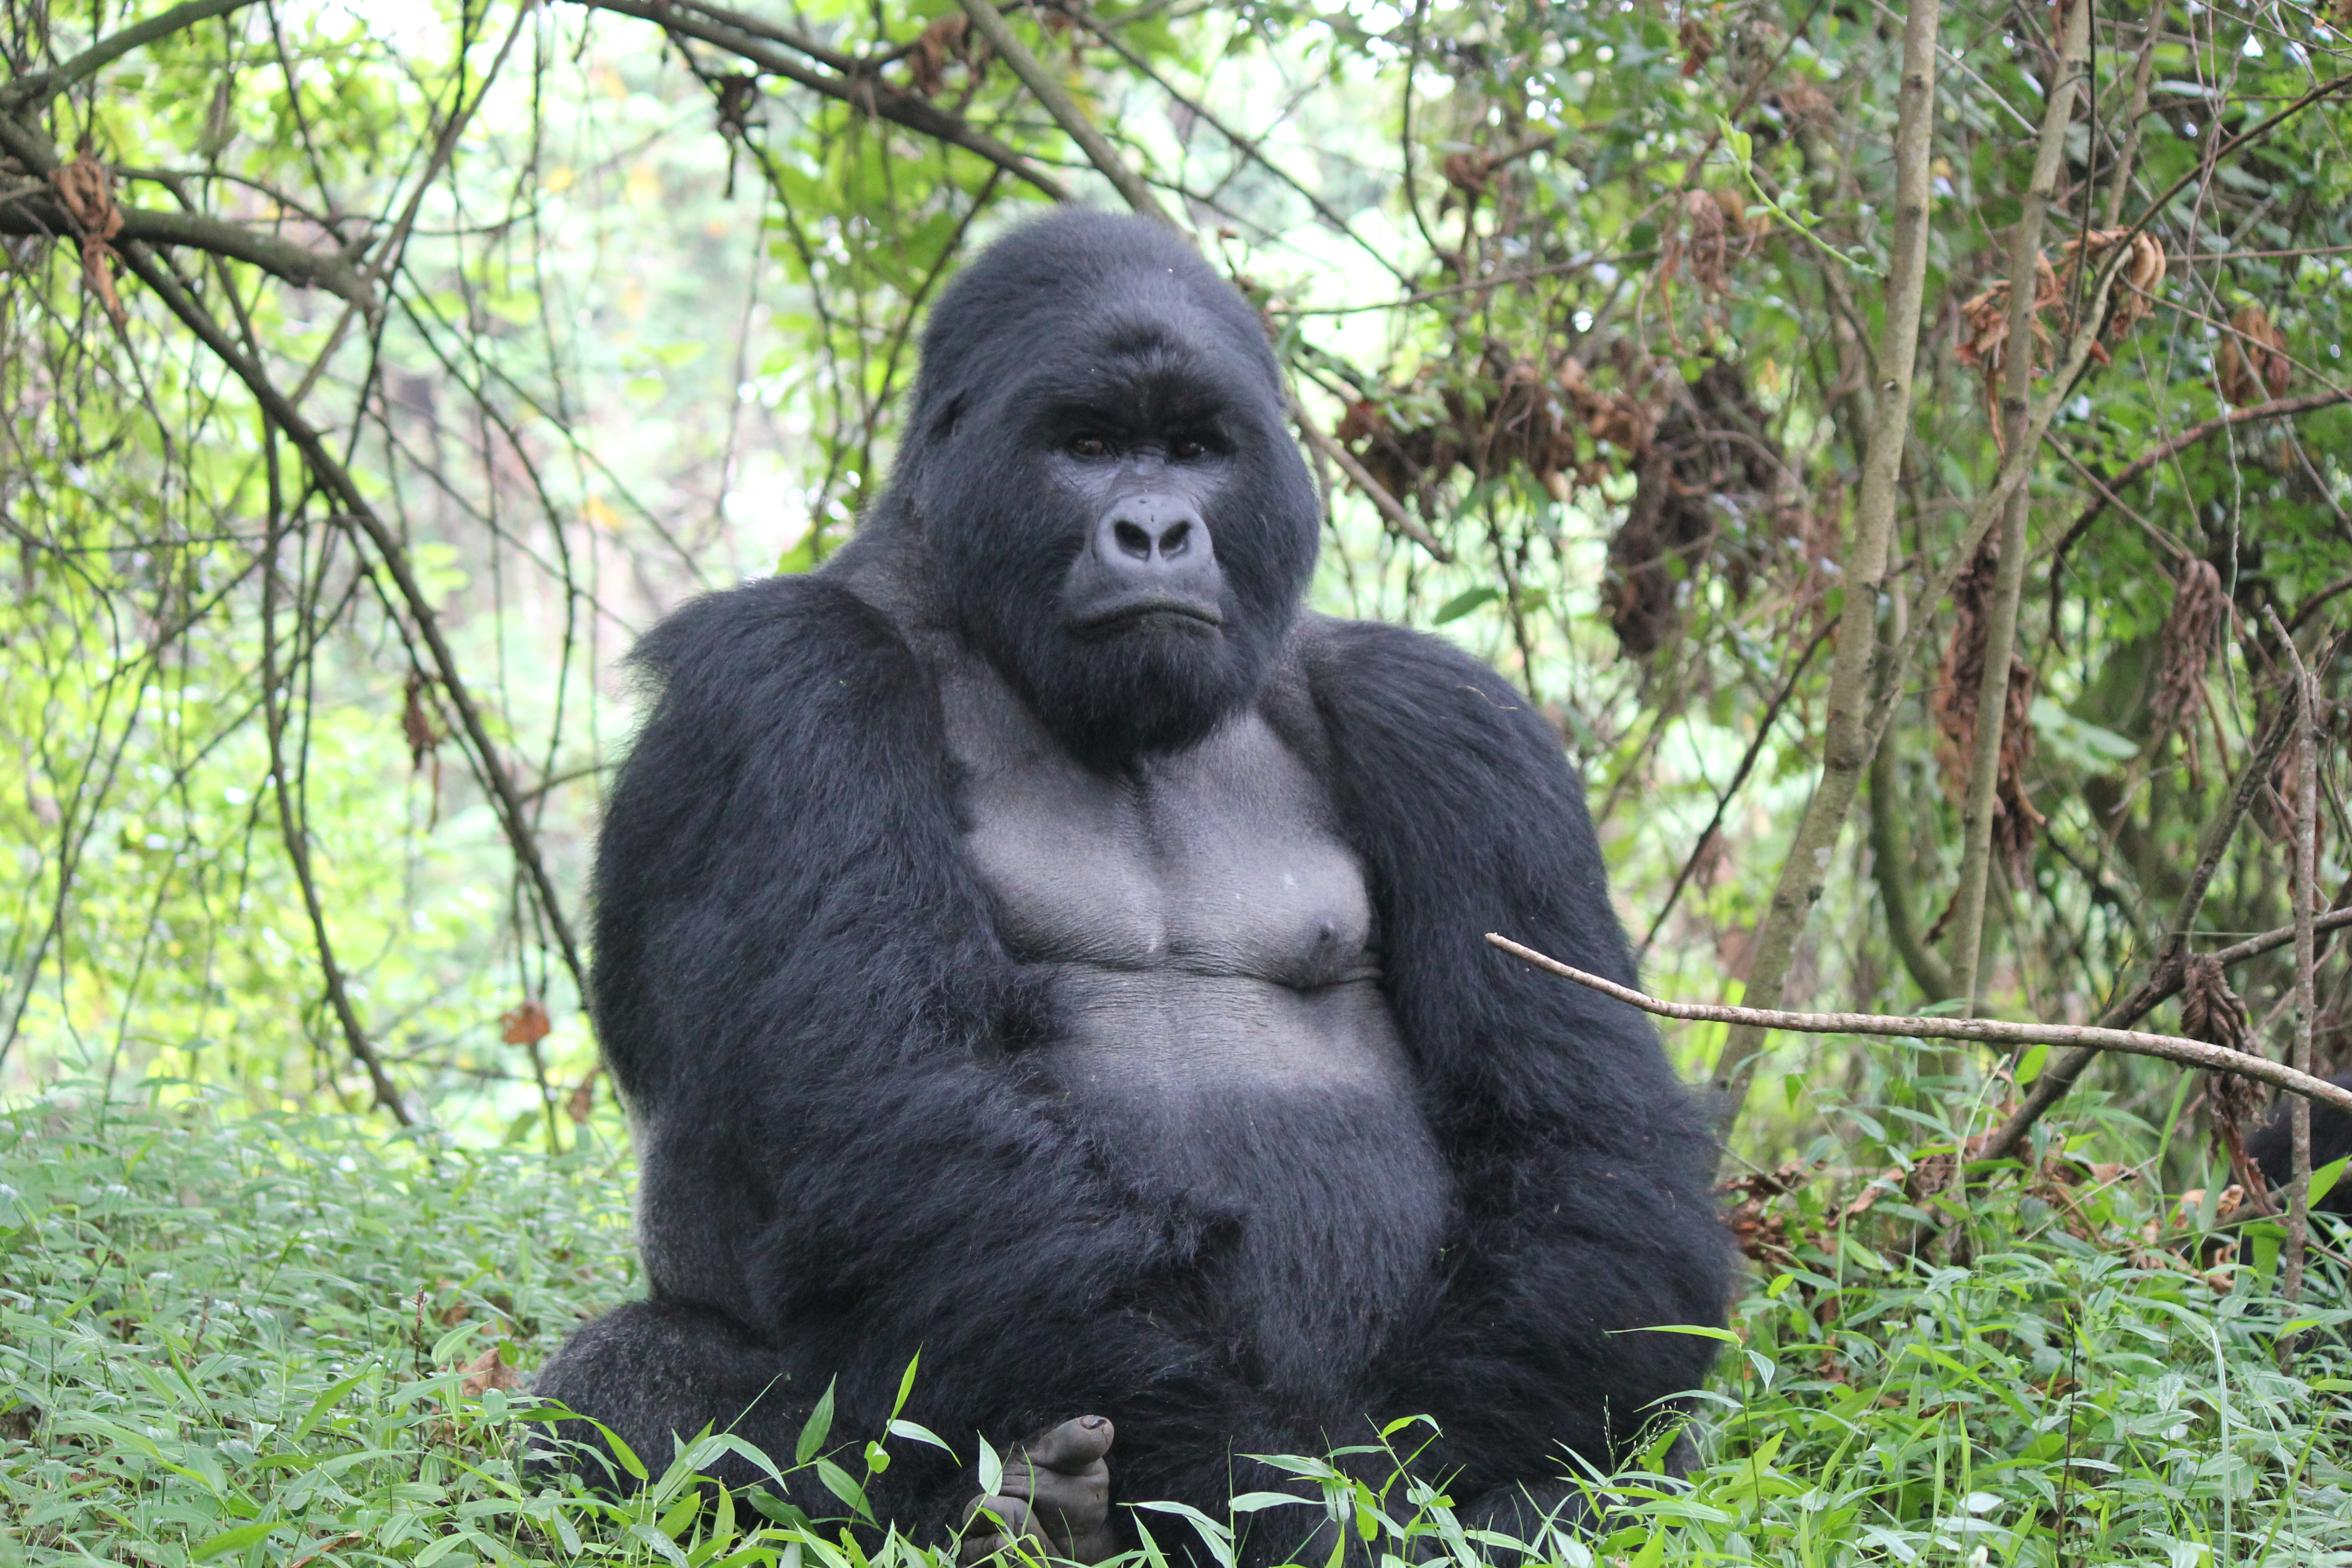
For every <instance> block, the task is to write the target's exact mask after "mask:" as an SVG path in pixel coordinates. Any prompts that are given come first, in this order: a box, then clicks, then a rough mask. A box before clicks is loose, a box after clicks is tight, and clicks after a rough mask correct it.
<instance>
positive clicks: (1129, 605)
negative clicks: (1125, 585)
mask: <svg viewBox="0 0 2352 1568" xmlns="http://www.w3.org/2000/svg"><path fill="white" fill-rule="evenodd" d="M1224 624H1225V616H1224V612H1223V611H1222V610H1220V609H1218V607H1217V606H1216V605H1215V603H1214V602H1213V601H1212V600H1207V599H1194V598H1189V597H1185V596H1181V595H1174V594H1138V595H1133V596H1132V597H1128V596H1122V597H1120V598H1118V599H1117V600H1114V601H1112V602H1111V603H1109V604H1106V605H1090V606H1088V607H1087V609H1086V610H1085V611H1084V612H1083V613H1081V614H1079V615H1076V616H1071V617H1070V622H1069V625H1070V629H1071V630H1072V631H1075V632H1077V633H1079V634H1081V635H1100V634H1102V633H1106V632H1115V631H1120V630H1123V629H1125V628H1127V627H1129V626H1160V625H1165V626H1179V627H1185V628H1187V629H1189V628H1190V627H1192V626H1206V627H1209V628H1212V629H1222V628H1223V626H1224Z"/></svg>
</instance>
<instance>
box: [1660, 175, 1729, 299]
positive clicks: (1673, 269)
mask: <svg viewBox="0 0 2352 1568" xmlns="http://www.w3.org/2000/svg"><path fill="white" fill-rule="evenodd" d="M1678 205H1680V207H1681V209H1682V220H1681V222H1680V223H1678V224H1672V225H1669V226H1668V232H1667V235H1666V243H1665V246H1664V250H1663V252H1662V254H1661V255H1660V256H1659V258H1658V272H1659V275H1660V276H1662V277H1665V278H1672V277H1674V276H1675V275H1676V274H1677V273H1687V274H1688V275H1689V277H1690V280H1691V281H1692V282H1694V283H1696V284H1697V285H1698V286H1699V287H1700V288H1701V289H1705V290H1706V292H1708V293H1710V294H1717V295H1720V294H1723V293H1725V292H1726V291H1727V290H1728V289H1729V288H1730V286H1731V285H1730V266H1731V260H1732V255H1733V250H1732V247H1733V245H1734V244H1735V242H1736V243H1737V244H1738V247H1739V250H1740V253H1741V254H1745V253H1746V250H1747V248H1748V232H1747V229H1746V227H1745V226H1742V227H1740V228H1739V229H1738V230H1737V231H1736V241H1735V231H1733V230H1732V228H1731V226H1729V225H1728V224H1727V223H1726V222H1725V220H1724V209H1723V204H1722V203H1721V202H1719V201H1717V200H1716V198H1715V194H1714V193H1713V192H1712V191H1685V192H1684V193H1683V195H1682V200H1681V202H1680V203H1679V204H1678ZM1743 210H1744V209H1743Z"/></svg>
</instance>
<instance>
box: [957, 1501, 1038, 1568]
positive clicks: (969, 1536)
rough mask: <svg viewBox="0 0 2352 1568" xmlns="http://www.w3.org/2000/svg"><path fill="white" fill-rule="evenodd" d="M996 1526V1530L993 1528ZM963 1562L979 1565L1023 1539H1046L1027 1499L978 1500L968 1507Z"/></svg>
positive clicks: (964, 1520) (965, 1513) (965, 1510)
mask: <svg viewBox="0 0 2352 1568" xmlns="http://www.w3.org/2000/svg"><path fill="white" fill-rule="evenodd" d="M992 1525H993V1526H994V1527H995V1528H993V1529H991V1528H990V1526H992ZM963 1528H964V1537H963V1552H962V1556H963V1560H964V1561H965V1562H967V1563H971V1562H976V1561H978V1560H979V1559H980V1558H982V1557H986V1556H987V1555H989V1554H990V1553H991V1552H1000V1551H1003V1549H1004V1547H1005V1546H1006V1545H1007V1544H1008V1543H1010V1542H1013V1541H1014V1540H1017V1539H1019V1538H1020V1537H1022V1536H1024V1535H1025V1536H1030V1537H1034V1538H1036V1539H1040V1540H1042V1539H1044V1532H1043V1531H1040V1530H1039V1529H1038V1527H1037V1521H1036V1518H1035V1516H1034V1515H1033V1514H1031V1513H1030V1511H1029V1504H1028V1501H1027V1500H1025V1499H1023V1498H1017V1497H1005V1496H996V1497H976V1498H974V1499H972V1500H971V1502H969V1503H967V1504H965V1505H964V1510H963Z"/></svg>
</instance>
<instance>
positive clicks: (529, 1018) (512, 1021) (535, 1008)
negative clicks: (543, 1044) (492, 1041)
mask: <svg viewBox="0 0 2352 1568" xmlns="http://www.w3.org/2000/svg"><path fill="white" fill-rule="evenodd" d="M499 1026H500V1033H499V1039H501V1040H504V1041H505V1042H506V1043H507V1044H508V1045H510V1046H535V1045H537V1044H538V1043H539V1042H540V1041H541V1040H543V1039H545V1038H547V1032H548V1031H549V1030H550V1029H551V1028H553V1027H554V1025H553V1024H552V1023H551V1022H549V1021H548V1016H547V1009H546V1008H544V1007H542V1006H541V1005H539V998H538V997H536V996H526V997H525V998H523V1004H522V1005H521V1006H520V1007H517V1008H516V1009H515V1010H514V1011H513V1012H511V1013H501V1014H499Z"/></svg>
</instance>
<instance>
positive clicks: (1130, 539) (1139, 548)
mask: <svg viewBox="0 0 2352 1568" xmlns="http://www.w3.org/2000/svg"><path fill="white" fill-rule="evenodd" d="M1110 536H1111V538H1112V539H1113V540H1114V541H1116V542H1117V543H1118V549H1119V553H1120V554H1122V555H1132V556H1133V557H1135V559H1137V560H1138V561H1149V560H1150V559H1151V535H1150V534H1149V533H1147V532H1145V531H1143V530H1142V529H1141V528H1140V527H1139V526H1137V525H1136V524H1134V523H1131V522H1115V523H1113V524H1111V528H1110Z"/></svg>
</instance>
